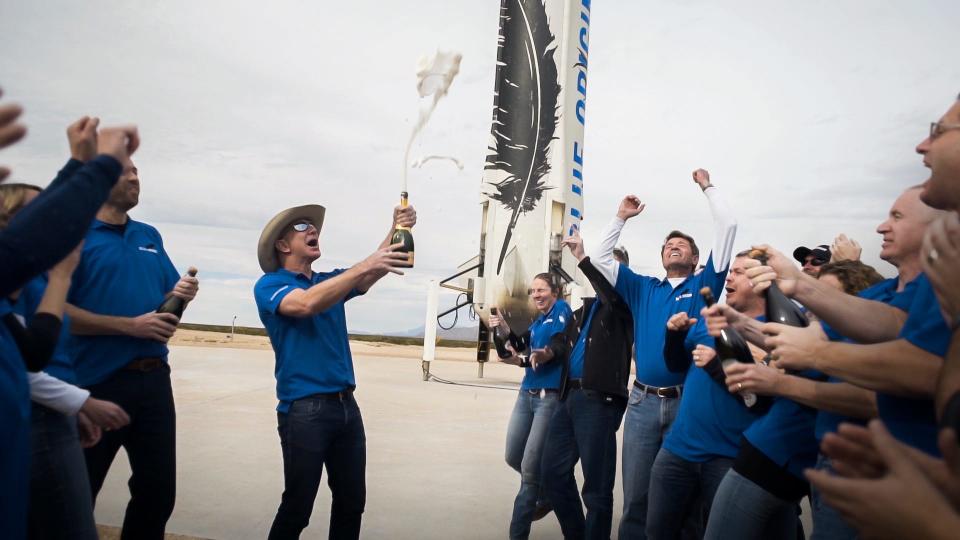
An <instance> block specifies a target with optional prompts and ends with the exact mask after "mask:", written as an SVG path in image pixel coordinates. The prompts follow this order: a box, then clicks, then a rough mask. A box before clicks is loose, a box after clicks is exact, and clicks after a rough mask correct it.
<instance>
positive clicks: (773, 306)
mask: <svg viewBox="0 0 960 540" xmlns="http://www.w3.org/2000/svg"><path fill="white" fill-rule="evenodd" d="M750 258H751V259H757V260H758V261H760V262H761V263H763V264H767V254H766V253H765V252H764V251H763V250H759V249H754V250H752V251H751V252H750ZM764 295H766V300H767V309H766V316H767V322H775V323H780V324H786V325H789V326H799V327H801V328H803V327H807V326H810V321H809V319H807V316H806V315H804V313H803V310H801V309H800V306H798V305H797V304H795V303H794V302H793V300H790V299H789V298H787V295H785V294H783V291H781V290H780V287H779V286H777V283H776V282H775V281H774V282H771V283H770V287H768V288H767V290H766V291H764Z"/></svg>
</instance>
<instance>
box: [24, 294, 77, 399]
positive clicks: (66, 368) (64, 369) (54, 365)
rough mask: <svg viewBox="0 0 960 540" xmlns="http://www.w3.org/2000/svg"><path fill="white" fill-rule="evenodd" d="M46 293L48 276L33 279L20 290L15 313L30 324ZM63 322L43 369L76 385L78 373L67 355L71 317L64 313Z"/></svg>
mask: <svg viewBox="0 0 960 540" xmlns="http://www.w3.org/2000/svg"><path fill="white" fill-rule="evenodd" d="M46 291H47V278H46V276H42V275H40V276H37V277H35V278H33V279H31V280H30V282H29V283H27V284H26V285H24V286H23V289H21V290H20V297H19V298H17V303H16V304H14V305H13V312H14V313H16V314H18V315H20V316H21V317H23V318H24V320H26V321H27V323H28V324H29V323H30V320H31V319H33V316H34V315H35V314H36V313H37V308H38V307H40V302H41V301H42V300H43V293H45V292H46ZM61 320H62V323H61V326H60V337H59V338H58V339H57V347H56V349H54V351H53V356H51V357H50V362H49V363H48V364H47V367H45V368H43V371H44V372H45V373H47V374H48V375H51V376H53V377H56V378H58V379H60V380H61V381H63V382H67V383H70V384H74V382H75V380H76V373H75V371H74V369H73V361H72V360H71V359H70V355H69V354H67V340H68V339H70V317H68V316H67V314H66V313H64V314H63V318H62V319H61Z"/></svg>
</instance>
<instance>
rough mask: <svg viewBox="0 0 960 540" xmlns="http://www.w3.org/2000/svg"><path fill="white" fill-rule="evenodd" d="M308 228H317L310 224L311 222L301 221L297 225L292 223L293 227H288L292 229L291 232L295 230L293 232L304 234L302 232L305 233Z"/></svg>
mask: <svg viewBox="0 0 960 540" xmlns="http://www.w3.org/2000/svg"><path fill="white" fill-rule="evenodd" d="M310 227H313V228H314V229H316V228H317V226H316V225H314V224H313V223H311V222H309V221H301V222H298V223H294V224H293V225H291V226H290V228H291V229H293V230H295V231H297V232H304V231H306V230H307V229H309V228H310Z"/></svg>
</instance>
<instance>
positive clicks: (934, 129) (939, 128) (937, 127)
mask: <svg viewBox="0 0 960 540" xmlns="http://www.w3.org/2000/svg"><path fill="white" fill-rule="evenodd" d="M951 129H960V124H944V123H943V122H930V140H931V141H932V140H933V139H936V138H937V137H939V136H940V135H943V132H944V131H949V130H951Z"/></svg>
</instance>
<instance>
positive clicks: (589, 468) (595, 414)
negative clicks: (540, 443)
mask: <svg viewBox="0 0 960 540" xmlns="http://www.w3.org/2000/svg"><path fill="white" fill-rule="evenodd" d="M625 408H626V402H625V401H623V400H622V399H620V400H617V399H608V398H605V397H602V396H598V395H596V394H592V393H590V392H587V391H584V390H580V389H577V390H572V391H570V394H569V395H568V396H567V399H566V401H564V402H563V403H561V404H560V406H559V407H558V408H557V411H556V412H555V413H554V414H553V419H552V420H551V421H550V429H549V433H548V435H547V444H546V449H545V450H544V453H543V490H544V493H545V494H546V496H547V498H548V499H549V500H550V504H552V505H553V511H554V512H555V513H556V514H557V519H558V520H559V521H560V528H561V529H562V530H563V537H564V538H567V539H571V538H604V539H609V538H610V529H611V527H612V523H613V486H614V483H615V481H616V476H617V430H618V429H620V421H621V420H623V411H624V409H625ZM578 460H579V461H580V466H581V468H582V469H583V504H585V505H586V506H587V515H586V518H584V515H583V506H582V505H581V502H580V495H579V494H578V493H577V480H576V478H574V475H573V469H574V467H575V466H576V464H577V461H578Z"/></svg>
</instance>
